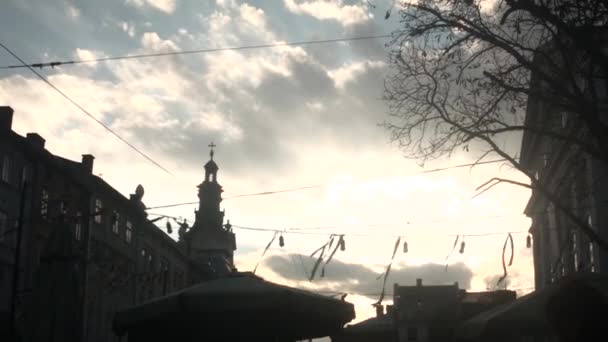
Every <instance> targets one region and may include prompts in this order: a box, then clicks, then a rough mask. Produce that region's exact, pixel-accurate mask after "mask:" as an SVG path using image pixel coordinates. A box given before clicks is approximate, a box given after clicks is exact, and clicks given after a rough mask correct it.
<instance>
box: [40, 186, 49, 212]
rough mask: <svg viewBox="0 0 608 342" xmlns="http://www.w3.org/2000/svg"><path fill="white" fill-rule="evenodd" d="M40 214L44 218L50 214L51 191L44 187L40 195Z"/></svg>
mask: <svg viewBox="0 0 608 342" xmlns="http://www.w3.org/2000/svg"><path fill="white" fill-rule="evenodd" d="M40 215H42V218H44V219H46V218H48V216H49V192H48V191H46V189H45V188H42V194H41V195H40Z"/></svg>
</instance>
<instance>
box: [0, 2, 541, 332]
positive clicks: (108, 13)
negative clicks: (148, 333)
mask: <svg viewBox="0 0 608 342" xmlns="http://www.w3.org/2000/svg"><path fill="white" fill-rule="evenodd" d="M391 2H392V1H390V0H386V1H382V0H375V1H365V0H363V1H347V0H328V1H322V0H276V1H253V0H252V1H236V0H232V1H231V0H216V1H198V0H108V1H104V2H98V1H94V2H93V1H84V0H81V1H77V0H54V1H46V0H27V1H22V0H6V1H5V3H4V4H3V10H2V11H1V12H0V41H1V42H2V43H3V44H5V45H6V46H7V47H9V48H10V49H12V51H13V52H15V53H16V54H17V55H18V56H20V57H21V58H22V59H24V60H25V61H27V62H29V63H36V62H51V61H65V60H75V59H92V58H100V57H109V56H123V55H136V54H146V53H160V52H175V51H186V50H193V49H213V48H226V47H241V46H251V45H260V44H272V43H281V42H296V41H309V40H323V39H335V38H349V37H362V36H377V35H385V34H389V33H391V32H392V31H394V30H397V29H399V21H398V15H397V14H396V13H393V15H392V16H391V17H390V18H389V19H388V20H385V19H384V14H385V12H386V9H387V8H390V3H391ZM387 43H388V39H369V40H360V41H351V42H336V43H331V44H316V45H305V46H280V47H275V48H263V49H248V50H227V51H219V52H210V53H200V54H188V55H179V56H170V57H155V58H146V59H144V58H139V59H128V60H117V61H108V62H98V63H83V64H77V65H67V66H59V67H56V68H54V69H50V68H44V69H42V70H39V72H40V73H41V74H43V75H44V76H45V77H47V78H48V80H49V81H50V82H52V83H53V84H54V85H55V86H57V87H58V88H59V89H61V90H62V91H64V92H65V93H66V94H68V95H69V96H70V97H71V98H72V99H73V100H74V101H76V102H77V103H79V104H80V105H82V107H84V108H86V110H88V111H89V112H90V113H91V114H92V115H94V116H95V117H96V118H97V119H99V120H100V121H101V122H103V123H104V124H106V125H107V126H108V127H110V128H112V129H113V130H114V131H116V132H117V133H118V134H120V135H121V136H122V137H124V138H125V139H126V140H128V141H129V142H130V143H132V144H133V145H135V146H137V147H138V148H139V149H141V150H142V151H144V152H145V153H146V154H147V155H149V156H150V157H151V158H153V159H154V160H155V161H156V162H158V163H159V164H160V165H162V166H163V167H165V168H166V169H168V170H169V171H170V172H171V173H172V174H173V175H169V174H167V173H165V172H164V171H162V170H161V169H159V168H158V167H156V166H154V165H153V164H152V163H150V162H149V161H147V160H146V159H144V158H143V157H142V156H140V155H138V154H137V153H136V152H134V151H133V150H131V149H130V148H129V147H128V146H126V145H125V144H124V143H122V142H121V141H120V140H118V139H117V138H116V137H114V136H112V135H111V134H110V133H109V132H107V131H106V130H104V128H103V127H101V126H100V125H99V124H97V123H96V122H95V121H93V120H91V119H90V118H88V117H86V116H85V115H84V114H83V113H82V112H80V111H79V110H78V109H77V108H76V107H74V106H73V105H72V104H70V103H69V102H68V101H67V100H66V99H64V98H63V97H61V96H60V95H59V94H58V93H56V92H55V91H54V90H53V89H51V88H50V87H49V86H48V85H46V84H44V83H43V82H42V81H40V80H39V79H37V78H36V76H34V75H33V74H32V73H31V72H30V71H29V70H27V69H0V104H2V105H9V106H11V107H13V109H14V110H15V116H14V121H13V128H14V130H15V131H17V132H18V133H20V134H22V135H25V134H26V133H27V132H38V133H39V134H40V135H41V136H43V137H44V138H45V139H46V141H47V142H46V147H47V148H48V149H49V150H50V151H51V152H53V153H54V154H57V155H60V156H64V157H67V158H70V159H74V160H80V156H81V155H82V154H88V153H90V154H93V155H94V156H95V158H96V159H95V166H94V173H95V174H97V175H99V176H101V177H102V178H103V179H105V180H106V181H107V182H108V183H109V184H111V185H112V186H114V187H115V188H116V189H117V190H119V191H120V192H121V193H122V194H124V195H125V196H128V194H130V193H133V192H134V191H135V187H136V186H137V185H138V184H142V185H143V186H144V188H145V196H144V202H145V203H146V205H147V206H148V207H154V206H159V205H166V204H173V203H183V202H195V201H197V197H196V194H197V192H196V191H197V190H196V185H198V184H199V183H200V182H201V181H202V179H203V165H204V164H205V163H206V162H207V160H208V159H209V148H208V144H209V143H210V142H212V141H213V142H214V143H215V144H216V145H217V147H216V148H215V160H216V162H217V163H218V165H219V167H220V171H219V174H218V181H219V182H220V183H221V184H222V185H223V187H224V190H225V192H224V198H228V197H233V196H238V195H242V194H251V193H259V192H267V191H276V190H284V189H294V188H300V187H310V186H314V187H313V188H307V189H301V190H298V191H292V192H283V193H277V194H273V195H265V196H249V197H236V198H231V199H226V200H224V201H223V202H222V208H223V209H224V210H225V212H226V218H227V219H229V220H230V222H231V223H232V224H233V225H234V226H235V232H236V234H237V244H238V250H237V251H236V254H235V262H236V265H237V267H238V268H239V270H241V271H250V270H252V269H253V268H254V267H255V265H256V264H257V263H258V262H260V266H259V268H258V271H257V274H258V275H260V276H262V277H264V278H265V279H267V280H270V281H274V282H278V283H283V284H287V285H290V286H296V287H300V288H305V289H311V290H314V291H320V292H323V293H329V292H332V291H335V292H347V293H349V295H348V297H347V300H349V301H351V302H352V303H354V304H355V305H356V310H357V319H356V321H360V320H362V319H365V318H368V317H370V316H372V315H373V313H374V310H373V308H372V306H371V304H372V303H374V302H375V301H377V300H378V297H379V293H380V292H381V289H382V279H381V278H380V279H379V276H380V275H381V274H382V273H383V272H384V270H385V268H386V266H387V264H388V263H389V262H390V259H391V255H392V252H393V246H394V244H395V241H396V239H397V237H398V236H401V237H402V240H401V242H403V241H407V243H408V247H409V248H408V253H403V251H402V249H401V247H400V249H399V251H398V252H397V254H396V256H395V260H394V264H393V269H392V272H391V274H390V277H389V279H388V281H387V284H388V285H387V297H386V299H385V303H387V304H388V303H390V301H391V296H390V294H391V293H392V288H393V283H399V284H401V285H413V284H415V279H416V278H422V279H423V282H424V283H425V284H453V283H454V282H456V281H457V282H458V283H459V285H460V287H461V288H464V289H469V290H471V291H483V290H486V289H488V288H492V287H494V286H495V283H496V280H497V279H498V278H499V277H500V276H501V275H502V273H503V271H502V263H501V262H502V250H503V244H504V243H505V239H506V232H519V233H515V234H513V238H514V263H513V265H512V266H511V267H509V269H508V270H509V277H508V278H507V285H508V288H510V289H514V290H517V291H518V293H519V294H523V293H526V292H530V291H531V290H532V286H533V283H534V281H533V267H532V258H531V250H530V249H527V248H526V246H525V238H526V233H525V232H527V230H528V228H529V226H530V220H529V219H528V218H526V217H525V216H524V215H523V213H522V212H523V209H524V207H525V205H526V203H527V200H528V198H529V196H530V193H529V191H528V190H527V189H525V188H521V187H516V186H512V185H499V186H497V187H495V188H493V189H492V190H490V191H488V192H485V193H484V194H482V195H481V196H477V197H474V195H475V194H476V191H475V189H476V188H477V187H478V186H479V185H481V184H482V183H484V182H485V181H487V180H489V179H490V178H491V177H495V176H500V177H503V178H511V179H515V180H519V181H524V182H525V181H526V180H525V178H524V177H522V176H521V175H519V174H517V173H516V172H515V171H513V170H512V169H511V168H510V167H509V166H508V165H504V164H503V163H493V164H486V165H480V166H476V167H475V168H470V167H462V168H448V169H447V170H443V171H437V172H425V171H429V170H433V169H437V168H445V167H450V166H454V165H461V164H467V163H472V162H474V161H475V160H476V158H477V157H478V156H479V151H476V150H475V149H471V150H469V151H458V152H456V153H454V154H452V155H451V156H449V157H445V158H441V159H437V160H432V161H428V162H426V163H425V164H424V165H421V163H419V162H418V161H416V160H408V159H405V158H404V157H403V154H402V151H400V150H399V149H398V147H397V146H396V145H395V144H392V143H391V142H390V141H389V133H388V132H387V131H386V130H385V129H384V128H383V127H381V126H380V124H381V123H382V122H383V121H385V120H387V119H388V117H387V108H386V104H385V103H384V101H383V100H382V94H383V80H384V77H385V75H386V73H387V72H388V70H389V66H388V65H387V62H388V56H387V51H388V50H387V47H386V44H387ZM15 64H19V63H18V61H16V60H15V59H13V58H12V57H11V56H10V55H8V54H6V53H5V52H4V51H0V66H7V65H15ZM509 143H510V144H511V146H512V148H518V144H519V140H518V139H515V140H513V141H510V142H509ZM490 159H491V158H490ZM195 207H196V205H186V206H179V207H173V208H164V209H156V210H153V209H150V210H149V212H150V213H157V214H166V215H173V216H180V217H184V218H186V219H189V220H191V219H193V217H194V209H195ZM159 223H160V224H161V225H162V226H164V221H160V222H159ZM239 227H253V228H261V229H263V230H264V229H265V230H273V229H274V230H281V231H284V233H283V237H284V241H285V246H284V247H280V246H278V243H277V241H275V243H274V244H273V245H272V246H271V247H270V248H269V250H268V252H267V253H266V255H265V256H264V258H261V255H262V251H263V250H264V248H265V246H266V245H267V244H268V242H269V241H270V239H271V238H272V237H273V234H274V233H273V232H272V231H260V230H245V229H240V228H239ZM295 228H301V229H298V230H294V229H295ZM329 234H345V242H346V249H345V250H344V251H338V252H337V253H336V255H335V257H334V259H333V260H332V261H331V262H330V263H329V264H327V266H326V269H325V277H324V278H318V277H317V278H316V279H314V280H313V281H309V280H308V279H307V278H308V277H309V276H310V272H311V269H312V266H313V264H314V261H315V259H314V258H311V257H310V255H311V254H312V252H314V251H315V250H316V249H317V248H319V247H321V246H322V245H323V244H325V243H326V242H327V241H328V239H329ZM478 234H493V235H484V236H466V237H465V238H464V241H465V243H466V248H465V250H464V253H462V254H460V253H459V251H458V250H459V246H457V247H456V250H455V251H454V252H453V253H452V254H451V255H450V257H449V258H446V257H447V256H448V254H450V251H451V249H452V246H453V244H454V240H455V238H456V235H461V236H462V235H478ZM174 237H175V236H174ZM459 243H460V241H459ZM509 252H510V251H509V250H507V257H508V255H509ZM446 260H447V263H449V267H447V268H446V267H445V265H446Z"/></svg>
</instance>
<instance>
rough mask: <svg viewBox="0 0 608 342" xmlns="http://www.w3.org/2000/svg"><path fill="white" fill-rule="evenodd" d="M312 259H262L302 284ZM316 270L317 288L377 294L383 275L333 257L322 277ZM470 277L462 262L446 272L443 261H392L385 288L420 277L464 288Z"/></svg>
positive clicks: (431, 281) (292, 256)
mask: <svg viewBox="0 0 608 342" xmlns="http://www.w3.org/2000/svg"><path fill="white" fill-rule="evenodd" d="M300 262H302V263H303V265H302V264H301V263H300ZM314 263H315V259H313V258H310V257H308V256H302V255H298V254H288V255H273V256H271V257H269V258H267V259H266V260H265V261H264V262H263V264H264V265H265V266H266V267H268V268H269V269H271V270H272V271H273V272H275V273H276V274H278V275H279V276H281V277H283V278H285V279H288V280H290V281H299V282H302V284H301V285H302V286H306V285H307V284H306V281H307V279H305V278H304V269H306V270H311V269H312V267H313V265H314ZM300 266H302V267H300ZM308 272H310V271H308ZM319 274H320V271H319V272H317V277H316V278H315V280H314V281H313V284H314V287H315V289H316V290H317V291H338V292H347V293H354V294H361V295H364V296H367V297H378V293H379V292H380V291H381V287H382V278H380V279H378V277H379V276H380V275H381V274H382V272H377V271H375V270H373V269H372V268H370V267H368V266H364V265H361V264H352V263H346V262H343V261H340V260H336V259H334V260H332V261H331V262H330V263H329V264H328V265H327V267H326V269H325V277H324V278H319ZM472 277H473V272H472V271H471V270H470V269H469V268H468V267H467V266H466V265H465V264H463V263H456V264H453V265H450V267H449V269H448V271H447V272H446V271H445V265H439V264H433V263H429V264H422V265H416V266H411V265H405V264H397V265H393V269H392V270H391V273H390V276H389V281H388V282H387V289H386V290H387V293H391V292H392V290H391V288H392V285H388V284H393V283H396V284H400V285H404V286H408V285H414V284H416V279H423V282H424V284H426V285H449V284H453V283H454V282H458V284H459V286H460V288H464V289H467V288H469V287H470V285H471V279H472ZM308 285H310V284H308Z"/></svg>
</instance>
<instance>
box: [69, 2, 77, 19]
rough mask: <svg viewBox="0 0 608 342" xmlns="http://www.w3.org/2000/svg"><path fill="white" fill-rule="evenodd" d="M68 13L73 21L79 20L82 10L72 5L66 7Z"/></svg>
mask: <svg viewBox="0 0 608 342" xmlns="http://www.w3.org/2000/svg"><path fill="white" fill-rule="evenodd" d="M66 11H67V14H68V16H69V17H70V18H71V19H77V18H79V17H80V10H79V9H78V8H77V7H76V6H74V5H72V4H67V5H66Z"/></svg>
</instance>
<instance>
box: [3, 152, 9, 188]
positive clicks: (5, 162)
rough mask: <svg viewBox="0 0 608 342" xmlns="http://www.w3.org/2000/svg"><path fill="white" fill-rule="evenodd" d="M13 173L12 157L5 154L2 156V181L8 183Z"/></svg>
mask: <svg viewBox="0 0 608 342" xmlns="http://www.w3.org/2000/svg"><path fill="white" fill-rule="evenodd" d="M10 175H11V158H10V157H9V156H8V155H4V158H2V181H4V182H6V183H8V182H9V180H10Z"/></svg>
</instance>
